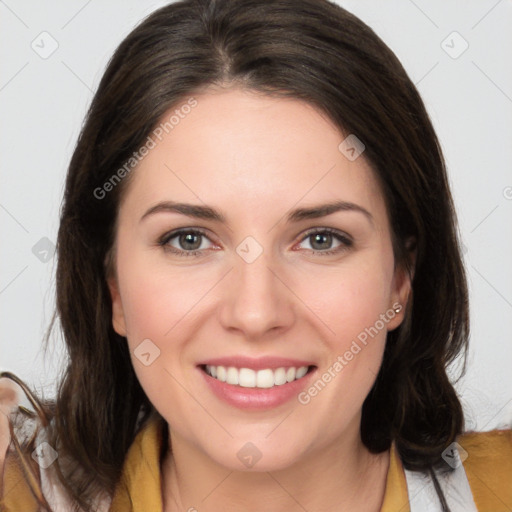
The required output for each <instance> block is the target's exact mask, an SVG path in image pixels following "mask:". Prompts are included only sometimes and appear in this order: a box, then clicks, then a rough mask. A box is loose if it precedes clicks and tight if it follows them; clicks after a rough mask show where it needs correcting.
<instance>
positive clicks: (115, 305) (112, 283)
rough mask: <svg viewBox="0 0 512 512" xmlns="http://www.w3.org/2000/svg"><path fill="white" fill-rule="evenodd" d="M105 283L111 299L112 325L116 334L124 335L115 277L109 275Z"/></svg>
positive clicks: (124, 324)
mask: <svg viewBox="0 0 512 512" xmlns="http://www.w3.org/2000/svg"><path fill="white" fill-rule="evenodd" d="M107 284H108V288H109V290H110V298H111V299H112V327H113V328H114V331H116V332H117V334H119V335H120V336H125V337H126V322H125V318H124V310H123V303H122V301H121V294H120V293H119V286H118V284H117V279H116V278H115V277H109V278H108V279H107Z"/></svg>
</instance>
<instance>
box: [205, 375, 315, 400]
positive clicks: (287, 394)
mask: <svg viewBox="0 0 512 512" xmlns="http://www.w3.org/2000/svg"><path fill="white" fill-rule="evenodd" d="M198 370H199V371H200V372H201V374H202V375H203V378H204V379H205V381H206V383H207V384H208V386H210V389H211V390H212V391H213V393H214V394H215V395H216V396H217V397H219V398H220V399H221V400H224V401H225V402H227V403H228V404H229V405H232V406H234V407H238V408H239V409H270V408H272V407H278V406H279V405H282V404H284V403H286V402H288V401H289V400H291V399H292V398H294V397H297V396H298V395H299V393H300V392H301V391H302V390H303V389H304V388H305V387H306V385H307V383H308V382H309V380H310V379H311V376H312V375H313V374H314V373H315V371H316V368H313V369H312V370H311V371H310V372H309V373H307V374H306V375H304V377H302V378H300V379H298V380H294V381H293V382H287V383H286V384H282V385H281V386H274V387H272V388H244V387H242V386H235V385H233V384H228V383H226V382H221V381H220V380H217V379H215V378H214V377H211V376H210V375H208V374H207V373H206V372H205V371H204V370H202V369H201V368H199V367H198Z"/></svg>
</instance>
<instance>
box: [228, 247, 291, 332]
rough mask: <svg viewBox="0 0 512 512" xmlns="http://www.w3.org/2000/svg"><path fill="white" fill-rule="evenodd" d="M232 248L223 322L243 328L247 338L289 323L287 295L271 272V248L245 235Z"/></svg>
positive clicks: (289, 310)
mask: <svg viewBox="0 0 512 512" xmlns="http://www.w3.org/2000/svg"><path fill="white" fill-rule="evenodd" d="M236 252H237V255H235V258H234V268H233V271H232V272H230V276H229V278H228V280H229V281H228V283H229V284H228V286H229V293H228V294H227V299H226V301H225V302H224V304H223V310H222V322H223V324H224V326H225V327H226V328H237V329H239V330H241V331H243V332H244V336H245V337H247V338H250V337H253V338H257V337H261V336H263V335H264V334H265V332H266V331H269V330H271V329H275V328H277V327H284V326H286V325H288V324H290V322H291V321H292V319H293V315H292V307H291V304H290V297H289V293H287V289H286V287H285V286H283V284H282V283H281V282H280V280H279V279H277V278H276V276H275V275H274V272H275V270H274V269H273V268H272V267H273V266H276V265H275V262H274V261H273V259H272V251H271V250H270V249H268V250H265V249H264V248H263V246H262V245H261V244H259V242H257V241H256V240H255V239H254V238H253V237H247V238H246V239H244V240H243V241H242V242H241V243H240V244H239V245H238V247H237V248H236Z"/></svg>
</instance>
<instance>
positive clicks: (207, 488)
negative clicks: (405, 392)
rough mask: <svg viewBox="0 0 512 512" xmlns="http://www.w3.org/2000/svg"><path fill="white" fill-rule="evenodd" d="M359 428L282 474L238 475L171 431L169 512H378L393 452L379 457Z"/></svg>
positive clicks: (166, 467) (165, 475)
mask: <svg viewBox="0 0 512 512" xmlns="http://www.w3.org/2000/svg"><path fill="white" fill-rule="evenodd" d="M358 427H359V425H357V429H352V432H351V433H348V432H347V433H345V432H344V433H343V435H342V436H340V437H339V438H338V439H336V441H335V442H333V443H331V444H328V445H325V446H323V447H322V448H321V449H318V450H315V451H314V452H311V453H309V454H308V455H307V456H306V457H303V458H301V460H300V461H298V462H297V463H296V464H294V465H292V466H290V467H287V468H286V469H282V470H278V471H264V472H262V471H260V472H258V471H233V470H230V469H228V468H226V467H224V466H222V465H219V464H218V463H216V462H215V461H213V460H212V459H211V458H210V457H208V456H207V455H206V454H205V453H204V452H202V451H200V450H198V449H197V447H196V446H195V445H193V444H191V443H189V442H188V441H187V440H185V439H184V438H182V437H181V436H179V435H177V434H175V433H170V446H172V453H171V452H170V451H168V453H167V455H166V457H165V459H164V460H163V462H162V494H163V502H164V508H163V510H164V512H174V511H178V510H179V511H182V512H183V511H190V512H194V510H198V511H201V512H221V511H222V512H232V511H233V512H234V511H239V510H245V511H247V512H253V511H254V512H256V511H260V510H266V511H268V512H284V511H287V512H289V511H295V510H296V511H297V512H298V511H301V512H303V511H304V510H325V511H333V512H334V511H340V510H350V511H351V512H359V511H361V512H362V511H364V512H378V511H379V510H380V508H381V504H382V501H383V497H384V491H385V485H386V475H387V471H388V467H389V451H387V452H384V453H381V454H378V455H374V454H371V453H370V452H369V451H368V450H367V448H366V447H365V446H364V445H363V443H362V441H361V438H360V435H359V428H358Z"/></svg>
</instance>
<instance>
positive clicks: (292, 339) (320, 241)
mask: <svg viewBox="0 0 512 512" xmlns="http://www.w3.org/2000/svg"><path fill="white" fill-rule="evenodd" d="M194 98H195V101H196V102H197V103H195V102H193V101H191V102H189V105H193V107H191V108H185V107H183V108H180V106H179V105H178V106H177V107H176V108H175V109H172V111H170V112H169V113H168V115H166V116H164V119H163V122H166V121H168V119H169V118H170V116H171V115H172V114H173V112H174V111H175V110H176V109H178V111H179V114H178V113H176V116H175V118H174V120H173V121H171V123H169V124H168V125H167V129H166V130H165V129H163V130H162V129H160V130H159V131H158V132H153V135H152V139H153V141H154V144H151V143H149V146H151V147H152V146H154V147H152V149H150V150H149V151H148V153H147V154H146V156H145V157H144V158H143V159H142V161H141V162H140V163H139V164H138V166H137V167H136V169H135V170H134V171H133V173H134V175H133V176H132V178H133V180H132V181H131V183H130V185H129V187H128V188H127V190H126V193H125V196H124V198H123V202H122V204H121V207H120V211H119V218H118V230H117V236H116V258H115V264H116V277H115V279H114V278H112V279H111V280H110V281H109V285H110V289H111V293H112V299H113V324H114V327H115V329H116V331H117V332H118V333H119V334H121V335H123V336H126V337H127V340H128V344H129V349H130V353H131V357H132V361H133V366H134V368H135V371H136V373H137V376H138V379H139V381H140V383H141V385H142V387H143V389H144V391H145V392H146V394H147V396H148V398H149V399H150V401H151V402H152V403H153V404H154V406H155V407H156V409H157V410H158V411H159V413H160V414H161V415H162V416H163V417H164V418H165V419H166V421H167V422H168V424H169V427H170V432H171V442H172V443H174V444H175V445H176V446H178V445H180V444H181V445H183V446H184V445H186V446H188V447H189V449H191V450H194V451H195V452H196V453H197V454H203V455H206V456H207V457H209V458H210V459H212V460H213V461H215V462H216V463H217V464H221V465H223V466H225V467H228V468H231V469H239V470H240V469H248V468H251V467H252V465H253V464H254V467H255V469H256V470H272V469H280V468H281V469H282V468H286V467H290V466H291V465H293V464H295V463H299V462H301V461H304V460H305V458H306V457H308V456H311V455H314V454H315V453H319V451H320V450H324V449H326V448H328V447H330V448H332V447H333V446H334V445H336V443H339V442H347V441H348V442H353V441H356V440H359V424H360V415H361V408H362V404H363V401H364V399H365V397H366V396H367V394H368V392H369V391H370V389H371V387H372V385H373V383H374V381H375V378H376V375H377V373H378V371H379V367H380V364H381V360H382V355H383V350H384V346H385V341H386V333H387V331H388V330H392V329H394V328H396V327H397V326H398V325H399V323H400V322H401V320H402V315H403V313H398V314H397V313H395V312H394V311H393V308H396V307H397V303H402V304H404V303H405V302H406V299H407V295H408V292H409V286H410V282H409V280H408V278H407V277H406V275H405V274H404V273H403V272H401V271H400V270H399V269H397V270H395V264H394V263H395V262H394V257H393V251H392V245H391V233H390V226H389V220H388V216H387V212H386V207H385V203H384V198H383V195H382V192H381V190H380V188H379V186H378V183H377V181H376V179H375V177H374V175H373V172H372V170H371V169H370V167H369V165H368V164H367V162H366V161H365V159H364V153H363V155H362V156H360V157H358V158H355V159H354V156H357V153H356V152H351V151H350V149H348V151H347V148H345V147H344V146H343V147H344V148H345V149H344V151H342V150H340V149H339V146H340V143H341V142H342V141H343V140H344V139H345V137H346V136H345V135H343V134H342V133H341V132H340V131H339V130H338V129H337V128H336V127H335V126H334V125H333V124H332V123H331V122H329V121H328V120H327V119H326V117H325V116H322V115H321V114H320V113H319V112H318V111H317V110H315V109H314V108H313V107H311V106H309V105H308V104H306V103H304V102H301V101H299V100H293V99H275V98H270V97H268V96H262V95H258V94H256V93H254V92H248V91H242V90H240V89H235V88H233V89H227V90H220V91H219V90H216V91H213V90H211V91H206V92H204V93H202V94H199V95H196V96H194ZM184 104H186V102H184V103H183V104H182V105H184ZM177 119H179V120H178V121H177ZM166 131H167V133H166ZM155 133H158V136H155ZM160 139H161V140H160ZM350 140H351V139H349V141H350ZM349 157H350V158H349ZM334 203H338V205H339V206H340V207H339V208H338V209H332V210H328V211H322V209H323V208H324V206H325V205H332V204H334ZM185 205H187V206H185ZM178 230H179V231H180V232H181V235H180V234H177V232H178ZM198 232H200V233H198ZM206 365H208V366H206ZM304 367H306V368H305V369H301V368H304ZM306 369H307V370H308V373H306V375H303V373H304V372H305V371H306ZM207 372H209V373H214V374H216V376H217V377H216V378H214V377H213V376H211V375H209V374H208V373H207ZM219 379H221V380H222V379H227V382H222V381H221V380H219ZM294 379H295V380H294ZM288 381H290V382H288ZM237 382H238V384H236V383H237ZM255 386H256V387H255ZM251 461H252V462H251Z"/></svg>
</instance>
